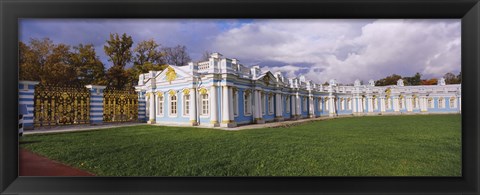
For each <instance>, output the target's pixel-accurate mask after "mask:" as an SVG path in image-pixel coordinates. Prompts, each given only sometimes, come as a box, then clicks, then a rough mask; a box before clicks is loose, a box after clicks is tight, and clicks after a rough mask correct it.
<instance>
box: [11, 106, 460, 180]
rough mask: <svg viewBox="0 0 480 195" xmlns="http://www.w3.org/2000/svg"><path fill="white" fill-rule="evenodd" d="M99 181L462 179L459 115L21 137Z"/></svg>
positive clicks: (127, 129) (36, 149)
mask: <svg viewBox="0 0 480 195" xmlns="http://www.w3.org/2000/svg"><path fill="white" fill-rule="evenodd" d="M20 146H21V147H23V148H26V149H28V150H31V151H33V152H35V153H39V154H41V155H44V156H47V157H49V158H51V159H55V160H58V161H61V162H64V163H65V164H69V165H71V166H74V167H78V168H80V169H84V170H87V171H89V172H91V173H94V174H96V175H100V176H461V116H460V115H458V114H457V115H409V116H370V117H352V118H341V119H334V120H325V121H316V122H310V123H306V124H302V125H298V126H294V127H289V128H265V129H251V130H242V131H223V130H218V129H202V128H186V127H160V126H149V125H141V126H133V127H120V128H114V129H104V130H98V131H88V132H75V133H59V134H44V135H26V136H24V137H22V139H21V144H20Z"/></svg>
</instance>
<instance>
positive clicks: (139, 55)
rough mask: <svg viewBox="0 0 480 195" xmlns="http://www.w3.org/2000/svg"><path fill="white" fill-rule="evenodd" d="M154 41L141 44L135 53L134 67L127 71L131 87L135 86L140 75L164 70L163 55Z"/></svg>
mask: <svg viewBox="0 0 480 195" xmlns="http://www.w3.org/2000/svg"><path fill="white" fill-rule="evenodd" d="M159 46H160V45H159V44H157V43H156V42H155V41H154V40H153V39H151V40H148V41H142V42H140V43H139V44H138V45H137V46H136V47H135V49H133V51H134V55H135V56H134V58H133V66H132V67H131V68H129V69H127V72H128V75H129V84H128V85H129V86H135V85H136V84H137V82H138V77H139V75H140V74H143V73H147V72H148V71H150V70H154V71H158V70H163V69H164V66H163V65H164V64H165V62H164V61H163V60H164V59H163V54H162V52H161V51H160V49H159Z"/></svg>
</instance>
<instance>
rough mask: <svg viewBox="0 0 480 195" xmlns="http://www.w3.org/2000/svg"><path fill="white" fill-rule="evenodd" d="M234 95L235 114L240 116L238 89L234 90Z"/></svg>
mask: <svg viewBox="0 0 480 195" xmlns="http://www.w3.org/2000/svg"><path fill="white" fill-rule="evenodd" d="M232 96H233V116H238V91H237V90H232Z"/></svg>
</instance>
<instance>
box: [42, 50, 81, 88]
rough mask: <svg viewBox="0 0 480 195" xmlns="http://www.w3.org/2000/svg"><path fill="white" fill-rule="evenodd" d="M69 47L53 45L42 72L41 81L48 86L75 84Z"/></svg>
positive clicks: (75, 79) (75, 78)
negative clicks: (48, 84)
mask: <svg viewBox="0 0 480 195" xmlns="http://www.w3.org/2000/svg"><path fill="white" fill-rule="evenodd" d="M71 56H72V53H71V51H70V46H68V45H65V44H58V45H53V48H52V50H51V52H50V55H48V56H47V58H46V61H45V65H44V67H43V70H42V76H41V81H42V82H44V83H50V84H76V81H77V76H76V71H75V68H74V67H73V66H72V63H71Z"/></svg>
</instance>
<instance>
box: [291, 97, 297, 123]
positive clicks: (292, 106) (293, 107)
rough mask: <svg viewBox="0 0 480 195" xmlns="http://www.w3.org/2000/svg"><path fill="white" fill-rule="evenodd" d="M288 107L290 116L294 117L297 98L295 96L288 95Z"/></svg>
mask: <svg viewBox="0 0 480 195" xmlns="http://www.w3.org/2000/svg"><path fill="white" fill-rule="evenodd" d="M290 105H291V106H290V107H291V110H290V114H291V118H296V116H295V115H297V109H296V108H297V99H296V98H295V96H293V95H290Z"/></svg>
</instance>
